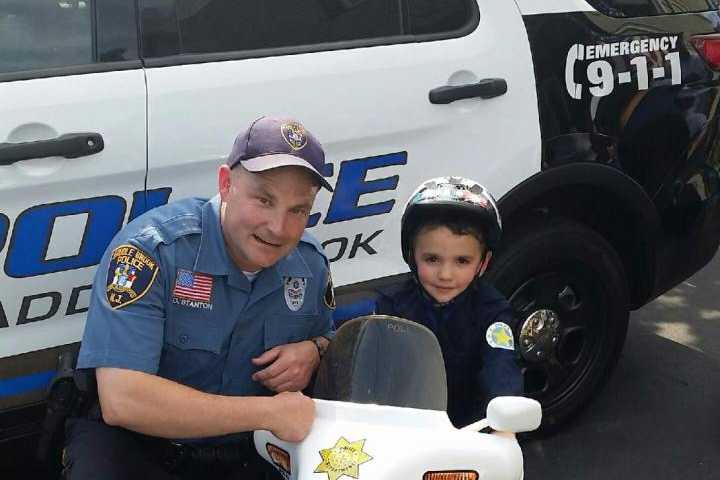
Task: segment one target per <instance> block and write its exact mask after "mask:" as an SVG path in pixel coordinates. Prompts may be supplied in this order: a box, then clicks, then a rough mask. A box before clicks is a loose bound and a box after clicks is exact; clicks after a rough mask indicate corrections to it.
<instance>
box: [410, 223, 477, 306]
mask: <svg viewBox="0 0 720 480" xmlns="http://www.w3.org/2000/svg"><path fill="white" fill-rule="evenodd" d="M485 251H486V249H485V245H483V244H481V243H480V242H479V241H478V239H477V238H475V236H474V235H456V234H455V233H453V232H452V231H451V230H450V229H448V228H447V227H430V228H422V229H421V230H420V231H419V232H418V234H417V236H416V237H415V249H414V257H415V265H416V266H417V272H418V278H419V280H420V283H421V284H422V286H423V287H424V288H425V290H426V291H427V292H428V293H429V294H430V296H432V297H433V298H434V299H435V300H436V301H437V302H439V303H445V302H449V301H450V300H452V299H453V298H455V297H457V296H458V295H460V294H461V293H462V292H463V291H464V290H465V289H466V288H467V287H468V285H470V283H471V282H472V281H473V279H474V278H475V277H476V276H477V274H478V273H480V269H481V268H482V266H483V257H484V256H485Z"/></svg>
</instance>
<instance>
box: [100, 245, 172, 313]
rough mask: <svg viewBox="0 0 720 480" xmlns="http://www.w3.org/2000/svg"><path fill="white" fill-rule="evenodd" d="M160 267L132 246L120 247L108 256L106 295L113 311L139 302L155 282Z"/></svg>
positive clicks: (140, 250)
mask: <svg viewBox="0 0 720 480" xmlns="http://www.w3.org/2000/svg"><path fill="white" fill-rule="evenodd" d="M159 271H160V267H159V266H158V264H157V262H156V261H155V259H154V258H153V257H151V256H150V255H149V254H148V253H146V252H145V251H143V250H142V249H140V248H138V247H135V246H133V245H128V244H125V245H120V246H119V247H117V248H116V249H115V250H113V251H112V254H111V255H110V265H109V266H108V273H107V288H106V295H107V300H108V303H109V304H110V306H111V307H112V308H114V309H116V308H121V307H124V306H126V305H130V304H131V303H133V302H136V301H138V300H140V299H141V298H142V297H143V296H144V295H145V294H146V293H147V291H148V290H150V287H151V286H152V284H153V282H154V281H155V277H157V273H158V272H159Z"/></svg>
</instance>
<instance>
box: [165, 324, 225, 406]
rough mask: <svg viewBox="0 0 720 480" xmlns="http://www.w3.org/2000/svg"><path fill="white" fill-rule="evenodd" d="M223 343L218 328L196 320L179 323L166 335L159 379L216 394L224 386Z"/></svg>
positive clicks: (223, 339)
mask: <svg viewBox="0 0 720 480" xmlns="http://www.w3.org/2000/svg"><path fill="white" fill-rule="evenodd" d="M224 341H225V338H224V336H223V333H222V331H221V330H220V329H219V328H218V327H217V326H213V325H207V324H206V323H203V322H202V320H200V319H197V318H195V319H180V320H176V321H175V322H173V324H172V325H170V326H169V327H168V329H167V332H166V335H165V346H164V348H163V356H162V358H161V361H160V371H159V374H160V376H163V377H165V378H168V379H170V380H173V381H176V382H178V383H182V384H183V385H187V386H190V387H193V388H196V389H198V390H202V391H206V392H211V393H214V392H216V391H217V389H218V388H220V385H222V372H223V367H224V361H225V360H224V355H223V344H224Z"/></svg>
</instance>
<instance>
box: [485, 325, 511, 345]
mask: <svg viewBox="0 0 720 480" xmlns="http://www.w3.org/2000/svg"><path fill="white" fill-rule="evenodd" d="M485 338H486V339H487V343H488V345H490V346H491V347H493V348H504V349H505V350H515V341H514V340H513V334H512V330H511V329H510V327H509V326H508V325H507V324H506V323H503V322H495V323H493V324H492V325H490V326H489V327H488V329H487V332H485Z"/></svg>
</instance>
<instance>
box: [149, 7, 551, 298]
mask: <svg viewBox="0 0 720 480" xmlns="http://www.w3.org/2000/svg"><path fill="white" fill-rule="evenodd" d="M141 8H143V12H142V18H143V28H142V31H143V35H144V37H143V45H144V50H143V55H144V57H145V63H146V66H147V67H148V70H147V79H148V95H149V112H150V116H149V132H148V133H149V165H150V169H149V177H148V182H149V185H150V186H151V187H152V188H160V187H165V186H171V187H172V188H173V196H175V197H184V196H188V195H197V194H206V195H210V194H213V193H214V192H215V191H216V184H217V181H216V170H217V166H218V164H219V163H221V162H223V161H224V159H225V157H226V155H227V154H228V152H229V151H230V147H231V146H232V142H233V139H234V137H235V135H236V134H237V133H238V132H239V131H240V130H242V129H244V128H246V127H247V126H248V125H249V124H250V123H251V122H252V120H254V119H255V118H257V117H259V116H261V115H264V114H271V115H273V114H274V115H278V114H285V115H290V116H293V117H296V118H297V119H299V120H300V121H302V122H303V123H304V124H305V126H306V127H307V128H308V129H309V130H310V131H312V132H313V133H314V134H315V135H316V136H317V137H318V138H319V139H320V141H321V142H322V143H323V144H324V146H325V148H326V152H327V157H328V161H329V162H331V163H332V165H328V166H327V167H328V170H327V171H328V173H329V174H331V176H332V177H333V179H332V180H331V183H333V184H334V185H335V193H334V194H333V195H332V196H331V195H330V194H327V193H325V192H322V193H321V194H320V196H319V202H318V205H317V208H316V212H315V215H313V217H311V219H310V225H311V226H313V227H312V231H313V233H314V234H315V235H316V236H317V237H318V238H319V239H320V240H321V241H323V242H324V245H325V249H326V251H327V253H328V255H329V256H330V257H331V260H332V261H338V260H340V262H337V263H335V264H334V268H333V275H334V276H335V282H336V284H347V283H354V282H358V281H362V280H367V279H370V278H377V277H381V276H386V275H390V274H395V273H398V272H401V271H405V270H406V266H405V264H404V263H403V262H402V258H401V256H400V253H399V243H400V242H399V220H400V216H401V213H402V209H403V205H404V201H405V199H406V198H407V196H408V195H409V194H410V193H411V192H412V190H413V189H414V187H415V186H417V185H418V184H419V183H420V182H421V181H422V180H425V179H427V178H430V177H433V176H439V175H448V174H454V175H465V176H469V177H473V178H477V179H479V180H481V181H482V182H483V183H485V184H486V185H488V186H489V188H491V189H492V190H493V192H496V194H497V195H502V193H504V192H505V191H507V190H508V189H509V188H511V187H512V186H513V185H515V184H517V183H519V181H520V180H521V179H524V178H526V177H527V176H529V175H530V174H531V173H534V172H536V171H537V170H538V169H539V127H538V125H537V101H536V97H535V89H534V86H533V70H532V63H531V58H530V51H529V46H528V42H527V37H526V34H525V29H524V26H523V24H522V19H521V17H520V15H519V13H518V11H517V8H516V6H515V4H514V2H512V1H497V0H478V1H475V0H442V1H439V0H407V1H402V2H400V1H390V0H312V1H310V0H308V1H303V2H298V1H295V0H276V1H271V2H268V1H265V0H247V1H243V2H238V1H235V0H178V1H176V2H166V1H160V0H152V1H151V0H145V1H144V2H141Z"/></svg>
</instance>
